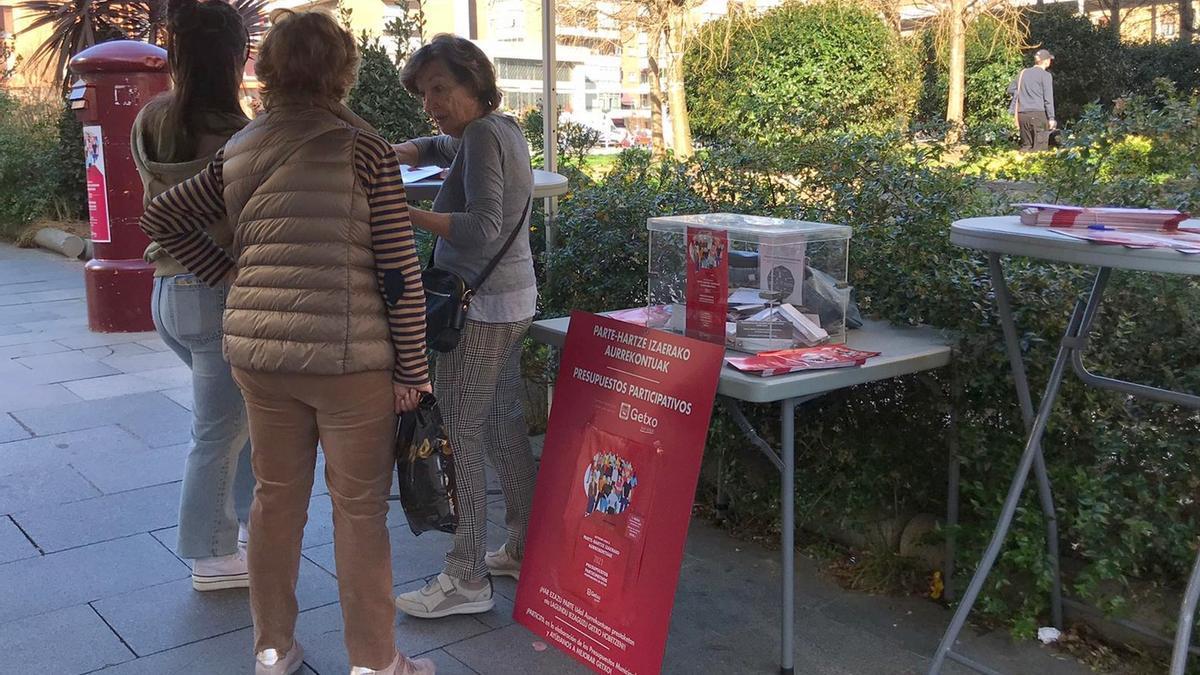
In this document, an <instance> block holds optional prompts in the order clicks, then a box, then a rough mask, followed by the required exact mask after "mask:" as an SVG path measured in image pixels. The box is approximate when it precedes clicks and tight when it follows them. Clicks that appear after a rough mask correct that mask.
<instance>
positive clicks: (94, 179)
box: [83, 126, 112, 243]
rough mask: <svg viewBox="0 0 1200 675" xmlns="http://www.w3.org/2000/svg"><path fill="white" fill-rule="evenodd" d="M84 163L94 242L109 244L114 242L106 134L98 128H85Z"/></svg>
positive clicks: (89, 216)
mask: <svg viewBox="0 0 1200 675" xmlns="http://www.w3.org/2000/svg"><path fill="white" fill-rule="evenodd" d="M83 162H84V171H85V178H86V180H87V204H88V220H90V221H91V223H92V241H93V242H96V243H108V242H111V241H112V231H111V229H110V227H109V223H108V185H107V184H106V182H105V177H104V134H103V133H102V132H101V130H100V127H98V126H89V127H84V128H83Z"/></svg>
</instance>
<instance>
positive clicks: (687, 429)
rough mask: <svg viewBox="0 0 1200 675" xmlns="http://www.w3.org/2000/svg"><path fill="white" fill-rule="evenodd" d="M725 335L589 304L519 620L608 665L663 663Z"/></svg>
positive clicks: (567, 364) (573, 336) (561, 408)
mask: <svg viewBox="0 0 1200 675" xmlns="http://www.w3.org/2000/svg"><path fill="white" fill-rule="evenodd" d="M723 355H724V352H723V349H722V348H721V346H720V345H715V344H711V343H707V342H701V341H698V340H694V339H690V338H686V337H682V336H678V335H673V334H671V333H665V332H662V331H657V330H653V329H649V328H645V327H643V326H637V325H634V324H629V323H624V322H621V321H617V320H614V319H610V318H607V317H602V316H596V315H593V314H586V313H583V312H575V313H574V314H572V315H571V327H570V330H569V331H568V333H567V342H566V347H565V349H564V350H563V354H562V361H561V365H560V366H559V375H558V380H557V383H556V385H555V390H554V408H553V412H552V414H551V416H550V425H549V428H548V429H547V432H546V444H545V449H544V450H543V453H542V465H541V470H540V472H539V474H538V484H537V490H536V492H535V494H534V500H533V513H532V515H531V517H530V522H529V535H528V541H527V543H526V549H525V559H524V561H523V562H522V565H521V583H520V585H519V587H518V590H517V602H516V609H515V611H514V617H515V618H516V620H517V621H519V622H520V623H522V624H524V625H525V626H527V627H528V628H529V629H530V630H532V631H534V632H535V633H537V634H539V635H541V636H543V637H545V638H546V639H547V640H548V641H550V642H552V643H554V644H555V645H556V646H558V647H559V648H560V649H562V650H563V651H565V652H566V653H567V654H569V655H571V656H572V657H574V658H575V659H577V660H579V661H581V662H582V663H584V664H586V665H588V666H590V667H592V668H593V669H594V670H596V671H597V672H600V673H624V674H626V675H629V674H635V673H638V674H640V673H647V674H648V673H657V672H659V670H660V669H661V666H662V658H663V651H664V650H665V648H666V641H667V628H668V626H669V624H670V619H671V607H672V604H673V603H674V599H675V586H676V583H677V582H678V580H679V566H680V562H681V560H682V558H683V545H684V540H685V539H686V538H687V527H688V521H689V519H690V517H691V512H692V502H693V498H694V496H695V491H696V480H697V478H698V477H699V473H700V459H701V457H702V455H703V453H704V441H705V438H706V436H707V434H708V422H709V417H710V416H711V414H712V404H713V398H714V397H715V396H716V390H717V378H718V376H719V375H720V369H721V359H722V357H723Z"/></svg>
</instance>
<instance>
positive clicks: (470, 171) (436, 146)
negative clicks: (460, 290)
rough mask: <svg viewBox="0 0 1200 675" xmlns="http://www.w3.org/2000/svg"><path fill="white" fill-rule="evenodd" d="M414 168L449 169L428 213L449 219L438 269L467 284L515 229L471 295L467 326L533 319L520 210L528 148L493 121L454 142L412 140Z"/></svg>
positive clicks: (509, 123) (513, 128) (525, 195)
mask: <svg viewBox="0 0 1200 675" xmlns="http://www.w3.org/2000/svg"><path fill="white" fill-rule="evenodd" d="M413 143H414V144H415V145H416V146H417V150H418V151H419V153H420V160H419V161H420V164H423V165H424V164H436V165H439V166H449V167H450V173H449V175H447V177H446V180H445V183H443V184H442V188H441V189H440V190H439V191H438V195H437V198H436V199H434V201H433V210H434V211H436V212H438V213H449V214H450V236H448V237H446V238H443V239H440V240H439V241H438V245H437V250H436V252H435V254H434V260H435V264H436V266H437V267H439V268H441V269H445V270H449V271H451V272H455V273H457V274H459V275H460V276H462V277H463V278H464V279H466V280H467V283H474V281H475V279H477V278H478V277H479V275H480V273H481V272H482V271H483V268H484V267H485V266H487V263H488V261H489V260H491V259H492V257H493V256H495V255H496V253H498V252H499V251H500V249H501V248H502V247H503V246H504V242H506V241H507V240H508V236H509V235H510V234H512V232H513V230H514V229H515V228H522V229H523V230H524V231H523V232H522V233H521V234H519V235H517V238H516V240H515V241H514V242H513V245H512V248H510V249H509V250H508V252H507V253H506V254H505V255H504V257H503V258H502V259H501V260H500V264H498V265H497V266H496V269H495V270H493V271H492V274H491V276H489V277H488V279H487V281H486V282H485V283H484V284H483V287H482V288H478V289H476V293H477V295H476V297H475V300H474V301H473V302H472V303H471V309H470V312H469V313H468V314H467V317H468V318H469V319H473V320H475V321H485V322H488V323H506V322H513V321H523V320H525V319H528V318H530V317H532V316H533V315H534V314H535V313H536V312H537V281H536V280H535V278H534V273H533V254H532V252H531V251H530V248H529V220H528V217H527V216H525V207H526V205H527V204H529V199H530V195H531V194H532V193H533V173H532V171H531V170H530V160H529V146H528V145H527V144H526V142H525V137H524V136H523V135H522V134H521V129H520V128H519V127H518V126H517V124H516V122H514V121H513V120H512V119H510V118H508V117H505V116H504V115H500V114H498V113H492V114H489V115H485V116H483V117H481V118H480V119H477V120H475V121H474V122H471V123H470V124H468V125H467V127H466V129H465V130H463V135H462V138H461V139H454V138H451V137H449V136H432V137H429V138H418V139H413Z"/></svg>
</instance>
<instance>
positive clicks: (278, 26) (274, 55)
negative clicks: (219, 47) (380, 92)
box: [254, 9, 359, 108]
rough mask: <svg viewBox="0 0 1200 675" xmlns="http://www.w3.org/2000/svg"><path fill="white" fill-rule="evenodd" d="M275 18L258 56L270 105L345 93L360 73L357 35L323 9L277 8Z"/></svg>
mask: <svg viewBox="0 0 1200 675" xmlns="http://www.w3.org/2000/svg"><path fill="white" fill-rule="evenodd" d="M270 18H271V29H270V30H269V31H267V35H266V37H265V38H264V39H263V43H262V48H261V49H259V53H258V58H257V59H256V60H255V62H254V73H255V75H257V76H258V81H259V84H260V85H261V87H262V88H261V93H262V98H263V102H264V103H265V105H266V107H268V108H270V107H271V106H273V105H275V104H277V103H279V102H281V101H301V102H306V103H321V102H328V101H341V100H343V99H345V98H346V95H347V94H349V93H350V90H351V89H352V88H353V87H354V82H355V80H356V79H358V63H359V53H358V46H357V45H355V44H354V36H353V35H351V34H350V33H349V32H348V31H347V30H345V29H344V28H342V27H341V26H339V25H338V23H337V21H335V20H334V19H333V17H332V16H330V15H329V14H328V13H327V12H323V11H308V12H296V11H292V10H290V9H277V10H275V11H274V12H271V17H270Z"/></svg>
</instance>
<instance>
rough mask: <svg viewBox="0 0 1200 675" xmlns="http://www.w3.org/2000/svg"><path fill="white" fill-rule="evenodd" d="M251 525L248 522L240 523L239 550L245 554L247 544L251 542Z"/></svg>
mask: <svg viewBox="0 0 1200 675" xmlns="http://www.w3.org/2000/svg"><path fill="white" fill-rule="evenodd" d="M249 528H250V526H249V525H247V524H246V523H241V522H239V523H238V550H239V551H241V552H242V553H243V554H244V553H245V552H246V544H248V543H250V529H249Z"/></svg>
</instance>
